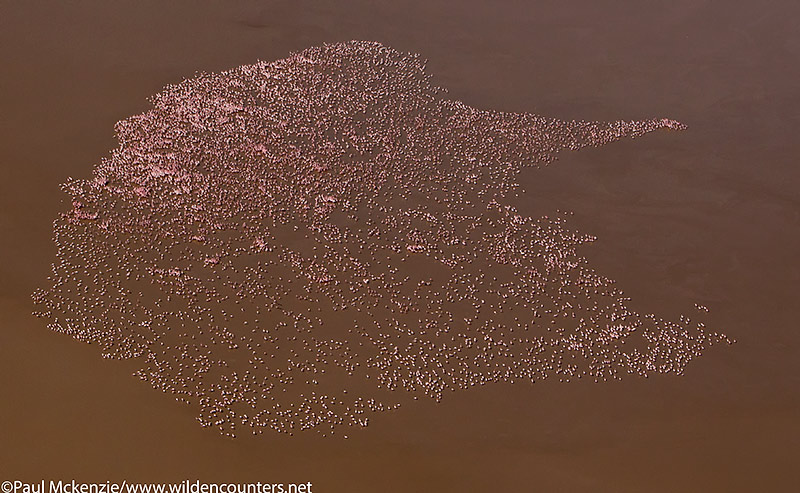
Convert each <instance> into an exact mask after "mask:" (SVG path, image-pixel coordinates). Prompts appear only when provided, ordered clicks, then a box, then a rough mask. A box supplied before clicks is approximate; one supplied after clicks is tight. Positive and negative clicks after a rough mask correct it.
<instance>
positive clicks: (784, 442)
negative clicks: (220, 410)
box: [0, 0, 800, 492]
mask: <svg viewBox="0 0 800 493" xmlns="http://www.w3.org/2000/svg"><path fill="white" fill-rule="evenodd" d="M622 4H627V5H622ZM0 12H1V15H0V63H2V67H3V73H2V76H0V78H1V80H2V85H0V88H1V89H2V90H1V91H0V100H2V106H1V107H2V117H0V130H2V136H0V160H1V161H0V165H2V170H3V173H4V179H3V180H2V182H1V183H0V205H2V209H0V231H2V233H1V234H0V248H2V252H3V256H4V259H5V260H6V261H5V262H3V264H2V266H0V280H1V282H0V321H2V322H0V323H1V326H0V362H2V363H0V365H1V366H0V370H1V371H0V389H1V390H2V395H3V399H2V404H0V422H2V423H3V424H2V437H3V438H2V442H3V451H2V452H0V479H2V480H5V479H20V480H24V481H38V480H40V479H71V478H75V479H77V480H79V481H86V482H98V481H105V480H122V479H127V480H128V481H137V482H162V481H163V482H174V481H181V480H184V479H187V478H189V479H192V480H194V479H200V480H202V481H207V482H248V481H262V482H272V481H275V482H278V481H280V482H305V481H311V482H312V483H313V484H314V491H323V492H324V491H497V490H500V489H502V488H514V489H517V490H521V491H537V490H541V491H552V490H556V491H587V490H588V491H642V490H648V491H682V490H685V491H703V490H718V491H753V490H762V491H771V490H779V489H785V488H786V487H791V486H792V485H793V484H794V477H793V474H792V472H793V471H792V465H793V463H794V460H795V452H796V449H797V443H798V438H800V433H799V432H800V425H798V423H797V419H796V417H797V415H798V404H799V403H800V402H798V395H800V394H798V390H800V381H798V379H799V377H798V375H799V374H800V373H798V370H800V368H798V366H800V363H799V362H798V361H800V360H798V358H797V347H798V342H800V340H799V339H800V337H799V336H798V333H797V331H796V327H797V319H798V315H800V309H798V308H797V307H796V303H795V299H796V293H797V292H798V287H800V286H798V284H800V263H798V261H797V255H796V252H797V251H800V229H798V226H800V198H798V194H797V185H798V178H800V171H798V170H797V167H796V156H797V155H798V151H800V144H798V140H797V139H796V138H795V137H794V133H795V132H796V129H797V128H798V116H797V115H798V114H800V98H799V97H798V95H797V91H796V81H797V80H800V73H798V72H800V64H798V63H797V61H798V59H799V58H800V35H798V34H797V31H796V29H795V23H794V21H793V19H795V18H796V15H797V14H800V8H798V7H797V6H795V4H794V3H792V2H777V1H776V2H735V5H733V4H720V3H718V2H712V1H689V0H686V1H677V2H671V3H670V4H669V5H666V4H661V3H658V2H619V3H617V4H616V6H614V7H611V6H600V5H598V3H597V2H588V1H581V2H571V3H569V4H566V3H564V2H536V3H535V4H530V3H529V2H491V3H485V2H466V3H463V2H462V3H461V4H459V6H458V7H454V6H453V5H452V3H451V2H439V1H427V2H419V3H410V4H409V5H406V6H402V7H401V6H398V5H396V4H395V3H393V2H363V3H355V2H337V3H336V5H335V6H333V5H331V6H328V7H322V6H319V5H317V3H314V2H308V3H304V2H241V3H237V4H236V5H233V4H232V3H226V4H222V3H215V2H182V1H178V2H170V3H169V4H163V3H161V2H137V3H136V4H130V5H112V4H109V3H106V2H95V1H87V2H74V3H58V2H38V3H36V4H33V3H27V2H25V3H23V2H19V3H18V4H16V5H8V4H6V5H4V6H2V7H0ZM351 39H358V40H372V41H378V42H381V43H383V44H385V45H387V46H391V47H392V48H394V49H397V50H400V51H408V52H415V53H420V54H421V55H422V56H423V57H424V58H426V59H427V60H428V65H427V69H428V71H429V72H430V73H431V74H433V77H434V79H433V81H434V83H436V84H437V85H439V86H442V87H445V88H447V89H448V90H449V97H451V98H453V99H457V100H461V101H463V102H465V103H466V104H468V105H470V106H473V107H476V108H480V109H491V110H499V111H513V112H528V113H533V114H537V115H542V116H546V117H553V118H558V119H561V120H572V119H580V120H598V121H613V120H618V119H624V120H638V119H647V118H653V117H659V118H661V117H668V118H672V119H675V120H678V121H680V122H682V123H684V124H685V125H686V126H687V129H686V130H684V131H682V132H655V133H651V134H649V135H647V136H645V137H642V138H639V139H635V140H620V141H618V142H613V143H610V144H608V145H605V146H603V147H601V148H596V149H595V148H587V149H582V150H580V151H576V152H570V151H564V152H562V153H561V154H560V155H559V158H558V161H557V162H555V163H554V164H552V165H551V166H548V167H546V168H542V169H531V170H526V171H525V172H523V174H522V175H521V176H520V180H521V184H522V187H523V188H524V193H523V194H521V196H520V198H519V199H518V203H517V206H518V207H519V208H520V210H524V211H526V213H527V214H529V215H531V216H534V217H537V216H542V215H548V214H550V215H552V214H555V212H556V211H557V210H562V211H564V210H566V211H571V212H573V213H574V214H573V215H572V216H571V217H570V223H571V225H572V226H574V227H575V228H576V229H577V230H579V231H581V232H582V233H588V234H592V235H594V236H596V237H597V240H596V241H595V242H594V243H592V244H591V245H589V246H587V247H585V249H584V250H583V254H584V255H585V256H586V258H587V259H589V261H590V262H591V265H592V266H593V267H594V268H595V269H597V270H598V272H600V273H601V274H603V275H607V276H609V277H611V278H613V279H615V280H616V281H617V283H618V287H619V288H621V289H622V290H623V291H624V292H625V294H626V295H627V296H629V297H630V298H631V302H630V303H631V306H632V307H633V308H634V309H635V310H637V311H640V312H642V313H656V314H658V315H659V316H663V317H665V318H671V319H676V318H677V317H679V316H680V314H683V313H690V314H691V313H694V304H695V303H698V304H701V305H703V306H707V307H708V308H709V314H708V315H707V317H705V318H706V319H707V320H708V321H709V326H713V328H714V329H715V330H719V331H721V332H724V333H725V334H726V335H728V336H729V337H731V338H733V339H735V340H736V343H735V344H733V345H719V346H716V347H714V348H713V349H711V350H709V351H708V352H707V353H706V354H704V355H703V357H702V358H699V359H697V360H695V361H692V362H691V363H690V364H689V366H688V367H687V369H686V372H685V374H684V375H682V376H675V375H663V376H651V377H650V378H647V379H642V378H634V377H629V378H625V379H623V380H621V381H618V382H605V383H599V384H595V383H594V382H591V381H579V382H571V383H569V384H562V383H559V382H558V381H557V379H549V380H545V381H543V382H539V383H536V384H534V385H531V384H529V383H520V382H518V383H515V384H513V385H512V384H506V383H502V384H496V385H491V386H486V387H481V388H479V389H473V390H470V391H466V392H460V393H454V394H452V395H448V396H447V397H446V398H445V399H443V401H442V402H441V403H435V402H432V401H428V400H420V401H419V402H418V403H415V404H414V405H404V406H403V407H402V408H400V409H398V410H395V411H392V412H390V413H382V414H379V415H377V416H375V417H374V418H373V419H371V420H370V425H369V426H368V427H367V428H365V429H363V430H359V431H358V432H357V433H351V434H350V436H349V438H348V439H347V440H342V439H338V438H332V437H322V436H319V435H316V434H301V435H299V436H292V437H289V436H285V435H283V434H278V433H269V432H268V433H265V434H263V435H260V436H255V437H249V436H240V437H238V438H236V439H230V438H226V437H224V436H221V435H220V434H218V433H217V432H216V431H214V430H213V429H203V428H201V427H200V426H199V424H198V423H197V421H196V420H195V412H194V411H193V410H192V409H189V408H187V407H184V406H181V405H180V404H178V403H176V402H175V400H174V397H173V396H172V395H171V394H168V393H160V392H157V391H154V390H153V389H152V388H151V387H150V386H149V385H147V384H145V383H143V382H141V381H140V380H138V379H136V378H134V377H132V376H131V373H132V372H133V371H134V370H135V369H136V368H137V365H136V364H135V362H132V361H118V360H110V359H103V358H102V357H101V355H100V352H99V351H98V349H97V347H95V346H92V345H84V344H81V343H79V342H77V341H75V340H74V339H72V338H70V337H68V336H65V335H62V334H57V333H54V332H52V331H50V330H48V329H47V327H46V324H45V322H44V321H43V320H41V319H37V318H35V317H33V316H32V315H31V312H32V311H33V309H34V307H33V303H32V301H31V297H30V295H31V293H32V292H33V291H34V289H36V288H37V287H40V286H42V285H43V284H44V283H45V278H46V277H47V275H48V274H49V272H50V264H51V262H52V261H53V260H54V258H55V253H56V249H55V245H54V244H53V242H52V240H51V234H52V221H53V220H54V219H55V218H56V217H57V215H58V214H59V213H62V212H66V211H67V210H68V209H69V207H70V205H69V200H68V196H67V195H65V194H63V193H62V192H61V191H60V190H59V184H60V183H62V182H64V181H65V180H66V179H67V177H77V178H88V177H89V176H90V175H91V170H92V168H93V166H94V165H96V164H97V163H98V162H99V161H100V159H101V158H103V157H106V156H107V155H108V152H109V151H110V150H111V149H113V148H114V147H116V140H115V137H114V133H113V127H114V124H115V122H117V121H119V120H121V119H124V118H127V117H129V116H131V115H135V114H138V113H142V112H144V111H146V110H147V109H148V108H149V103H148V101H147V98H148V97H149V96H151V95H153V94H155V93H157V92H159V91H160V90H161V89H162V88H163V87H164V86H165V85H166V84H171V83H177V82H180V81H181V80H183V79H184V78H186V77H191V76H192V75H193V74H194V73H195V72H199V71H203V72H218V71H222V70H226V69H230V68H233V67H236V66H239V65H243V64H250V63H254V62H256V61H257V60H265V61H272V60H277V59H281V58H285V57H286V56H287V55H288V54H289V53H290V52H293V51H298V50H303V49H306V48H309V47H312V46H317V45H320V44H322V43H326V42H339V41H347V40H351Z"/></svg>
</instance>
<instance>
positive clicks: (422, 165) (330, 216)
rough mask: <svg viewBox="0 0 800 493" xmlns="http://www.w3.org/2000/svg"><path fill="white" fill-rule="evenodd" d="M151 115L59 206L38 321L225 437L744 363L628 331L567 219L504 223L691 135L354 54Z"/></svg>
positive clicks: (193, 84) (176, 98) (230, 83)
mask: <svg viewBox="0 0 800 493" xmlns="http://www.w3.org/2000/svg"><path fill="white" fill-rule="evenodd" d="M152 103H153V107H152V109H151V110H150V111H147V112H146V113H143V114H141V115H137V116H133V117H131V118H128V119H126V120H123V121H121V122H119V123H118V124H117V126H116V131H117V135H118V139H119V147H118V148H117V149H115V150H114V151H113V152H112V153H111V155H110V157H108V158H107V159H104V160H103V161H102V162H101V163H100V164H99V165H97V166H96V167H95V169H94V174H93V177H92V178H91V179H70V180H69V181H67V183H65V184H64V185H63V188H64V190H65V191H66V192H67V193H68V194H69V195H70V196H71V197H72V208H71V210H70V212H68V213H66V214H64V215H63V216H62V217H61V218H60V219H58V220H57V221H56V222H55V226H54V230H55V233H54V236H55V241H56V242H57V247H58V259H57V261H56V262H55V263H54V265H53V276H52V277H51V279H50V281H51V283H50V285H49V286H48V287H47V288H46V289H41V290H38V291H37V292H36V293H35V294H34V298H35V301H36V302H37V303H38V310H39V311H38V314H40V315H42V316H44V317H46V318H49V319H50V321H51V324H50V327H51V328H52V329H53V330H56V331H60V332H64V333H67V334H70V335H71V336H73V337H74V338H76V339H78V340H81V341H85V342H89V343H95V344H97V345H99V346H100V349H101V350H102V353H103V355H105V356H106V357H109V358H136V359H137V361H139V362H140V363H141V369H140V370H139V371H138V372H137V375H138V376H139V377H140V378H141V379H143V380H145V381H147V382H149V383H150V384H151V385H152V386H153V387H156V388H159V389H162V390H164V391H167V392H171V393H173V394H175V396H176V397H177V398H178V399H179V400H181V401H184V402H187V403H190V404H191V405H193V406H196V408H197V410H198V414H199V418H198V419H199V420H200V422H201V423H202V424H203V425H205V426H213V427H217V428H219V430H220V431H221V432H223V433H227V434H231V435H233V434H234V433H235V432H236V430H237V429H241V428H244V429H247V430H250V431H252V432H254V433H260V432H261V431H263V430H264V429H274V430H278V431H281V432H288V433H293V432H296V431H300V430H307V429H316V430H318V431H321V432H323V433H326V434H327V433H333V432H334V431H336V430H338V428H339V427H340V426H341V425H344V426H348V425H349V426H352V425H356V426H366V424H367V422H368V419H369V416H370V415H371V414H373V413H375V412H380V411H385V410H388V409H393V408H395V407H397V406H399V405H401V404H402V403H404V402H407V401H408V400H409V399H417V398H421V397H429V398H432V399H435V400H437V401H438V400H439V399H442V398H443V397H445V396H446V394H447V393H448V392H452V391H455V390H458V389H467V388H470V387H474V386H480V385H484V384H488V383H492V382H499V381H519V380H530V381H536V380H540V379H545V378H548V377H553V376H555V377H558V378H560V379H562V380H565V381H569V380H571V379H576V378H589V379H594V380H596V381H604V380H607V379H615V378H619V377H621V376H623V375H626V374H635V375H647V374H649V373H653V372H656V373H676V374H680V373H681V372H682V371H683V370H684V367H685V366H686V364H687V363H688V362H689V361H690V360H692V359H693V358H695V357H697V356H699V355H701V354H702V352H703V351H704V350H705V349H706V348H708V347H709V346H711V345H712V344H714V343H717V342H720V341H726V340H727V339H726V338H725V337H724V336H723V335H721V334H718V333H715V332H711V331H708V330H706V329H705V328H704V326H703V324H701V323H692V322H690V321H689V319H688V318H686V317H683V318H681V320H680V321H677V322H673V321H667V320H662V319H659V318H657V317H655V316H653V315H640V314H638V313H636V312H634V311H632V310H631V309H630V308H628V305H627V302H628V298H626V297H625V296H624V295H623V293H622V292H621V291H620V290H619V289H618V288H617V287H615V285H614V283H613V281H612V280H610V279H607V278H605V277H603V276H600V275H599V274H597V273H596V272H595V271H594V270H593V269H592V268H591V267H590V266H589V264H588V263H587V260H586V259H585V258H583V257H582V256H581V255H579V254H578V252H577V250H576V249H577V248H578V247H579V246H580V245H582V244H584V243H587V242H591V241H593V238H592V237H590V236H587V235H582V234H579V233H577V232H575V231H572V230H570V229H569V228H568V227H567V225H566V221H567V216H568V215H567V214H563V215H561V216H558V217H540V218H531V217H525V216H523V215H521V214H520V213H519V212H518V211H517V210H515V209H514V208H513V207H511V206H510V205H508V204H509V202H510V201H509V198H511V197H513V196H514V195H515V194H516V193H517V189H518V183H517V175H518V173H519V172H520V170H521V169H522V168H523V167H525V166H538V165H541V164H544V163H548V162H549V161H551V160H552V159H553V158H554V157H555V155H556V154H557V153H558V152H559V151H561V150H564V149H579V148H581V147H584V146H599V145H603V144H606V143H608V142H611V141H614V140H616V139H619V138H622V137H626V136H631V137H634V136H639V135H642V134H645V133H647V132H650V131H653V130H656V129H661V128H672V129H679V128H681V125H680V124H679V123H677V122H674V121H672V120H666V119H653V120H644V121H632V122H615V123H596V122H582V121H572V122H564V121H558V120H554V119H547V118H542V117H538V116H534V115H529V114H516V113H501V112H496V111H483V110H478V109H474V108H471V107H469V106H467V105H465V104H464V103H462V102H459V101H453V100H450V99H447V98H446V97H445V92H444V90H442V89H440V88H438V87H435V86H434V85H432V83H431V76H430V75H429V74H427V73H426V72H425V70H424V62H423V60H421V59H420V58H419V57H418V56H416V55H408V54H403V53H399V52H397V51H395V50H392V49H391V48H388V47H386V46H383V45H381V44H379V43H372V42H355V41H354V42H348V43H341V44H331V45H325V46H321V47H316V48H311V49H308V50H306V51H303V52H301V53H296V54H293V55H291V56H289V57H288V58H286V59H283V60H279V61H276V62H272V63H267V62H259V63H256V64H254V65H247V66H242V67H239V68H236V69H233V70H230V71H228V72H224V73H219V74H199V75H198V76H196V77H194V78H192V79H188V80H185V81H183V82H182V83H180V84H176V85H172V86H168V87H166V88H165V89H164V91H163V92H161V93H159V94H157V95H156V96H155V97H154V98H153V100H152Z"/></svg>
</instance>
